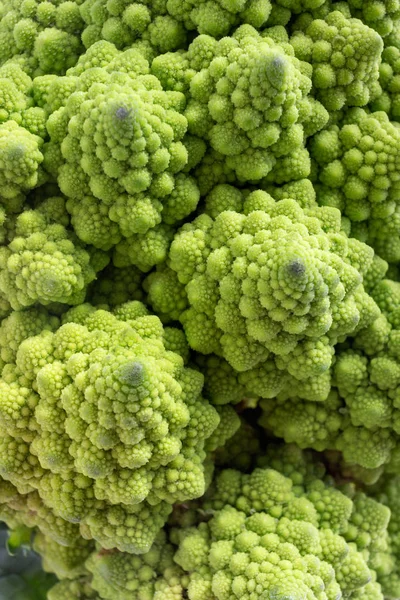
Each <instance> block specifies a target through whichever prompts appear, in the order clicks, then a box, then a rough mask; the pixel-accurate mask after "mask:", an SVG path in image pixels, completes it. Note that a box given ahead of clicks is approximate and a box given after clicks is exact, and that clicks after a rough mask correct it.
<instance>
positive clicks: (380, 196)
mask: <svg viewBox="0 0 400 600" xmlns="http://www.w3.org/2000/svg"><path fill="white" fill-rule="evenodd" d="M399 148H400V129H399V128H398V127H396V126H395V124H393V123H391V122H390V121H389V118H388V116H387V115H386V114H385V113H383V112H375V113H371V114H367V113H366V111H364V110H361V109H354V110H351V111H349V112H348V113H347V115H346V120H345V121H344V122H343V124H342V125H341V126H340V127H338V126H332V127H331V128H328V129H326V130H325V131H323V132H321V133H318V134H317V135H316V136H315V138H314V140H313V142H312V144H311V149H310V152H311V155H312V157H313V158H314V160H315V162H316V169H317V177H318V185H317V195H318V194H319V193H321V194H322V195H323V197H324V196H325V197H326V198H327V200H326V202H324V204H332V202H331V201H330V200H329V193H331V192H334V193H335V194H337V195H338V199H339V202H336V203H335V205H336V206H337V205H338V204H339V206H338V208H340V210H341V211H342V212H343V213H344V214H345V215H346V216H348V217H349V218H350V220H351V221H356V222H358V221H367V220H368V219H369V218H370V217H372V218H374V219H384V218H386V217H389V216H390V215H392V214H393V213H394V211H395V209H396V206H397V196H398V188H399V175H398V171H399V164H400V163H399V161H400V154H399ZM327 194H328V196H327ZM374 237H375V236H371V242H372V243H373V242H374ZM384 258H386V256H384Z"/></svg>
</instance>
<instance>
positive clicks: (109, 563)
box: [85, 532, 187, 600]
mask: <svg viewBox="0 0 400 600" xmlns="http://www.w3.org/2000/svg"><path fill="white" fill-rule="evenodd" d="M173 554H174V548H173V546H171V545H170V544H169V543H167V541H166V536H165V533H164V532H161V533H160V534H159V535H158V537H157V538H156V540H155V542H154V544H153V546H152V547H151V549H150V550H149V552H147V553H146V554H143V555H142V556H132V555H129V554H126V553H122V552H118V551H116V550H110V551H109V552H104V551H102V550H100V551H99V552H94V553H92V554H91V555H90V556H89V558H88V559H87V560H86V563H85V564H86V568H87V569H88V571H89V572H90V573H91V575H92V580H91V587H92V588H93V589H94V590H96V591H97V593H98V594H99V596H100V598H102V599H104V600H115V599H116V598H118V600H142V599H143V600H147V599H149V600H150V598H152V599H154V600H175V598H177V599H179V598H182V594H183V586H184V585H185V584H186V583H187V576H185V575H184V573H183V572H182V570H181V569H180V568H179V567H178V566H177V565H176V564H175V563H174V561H173Z"/></svg>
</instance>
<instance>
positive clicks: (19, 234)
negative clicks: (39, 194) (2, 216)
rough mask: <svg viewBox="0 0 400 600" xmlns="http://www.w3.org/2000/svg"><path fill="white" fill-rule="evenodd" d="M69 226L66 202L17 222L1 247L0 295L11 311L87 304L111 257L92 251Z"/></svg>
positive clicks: (54, 201)
mask: <svg viewBox="0 0 400 600" xmlns="http://www.w3.org/2000/svg"><path fill="white" fill-rule="evenodd" d="M60 221H63V224H61V222H60ZM68 223H69V218H68V213H67V212H66V210H65V202H64V199H63V198H61V197H53V198H47V199H46V200H44V201H43V202H41V204H40V205H39V206H38V207H37V209H36V210H26V211H25V212H22V213H21V214H20V215H18V216H17V217H16V218H15V222H14V224H13V229H12V231H11V232H10V235H9V238H10V239H9V242H10V243H9V244H8V245H4V246H2V248H0V293H1V295H2V296H3V298H4V300H6V301H7V302H8V303H9V304H10V306H11V308H12V309H14V310H18V309H21V308H24V307H26V306H31V305H32V304H35V303H36V302H40V303H41V304H43V305H47V304H50V303H51V302H61V303H64V304H70V305H74V304H80V303H81V302H83V301H84V300H85V296H86V288H87V285H88V284H89V283H90V282H91V281H93V280H94V279H95V277H96V271H100V270H101V269H103V268H104V267H105V266H106V265H107V263H108V261H109V258H108V256H107V255H106V254H105V253H102V252H101V251H98V252H95V253H93V252H92V251H90V249H89V252H88V251H87V250H86V249H85V248H84V247H83V244H82V243H81V242H80V241H79V240H78V239H77V238H76V235H75V234H74V233H73V232H70V231H69V230H68V229H66V227H65V225H68Z"/></svg>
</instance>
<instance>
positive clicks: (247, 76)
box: [154, 26, 328, 183]
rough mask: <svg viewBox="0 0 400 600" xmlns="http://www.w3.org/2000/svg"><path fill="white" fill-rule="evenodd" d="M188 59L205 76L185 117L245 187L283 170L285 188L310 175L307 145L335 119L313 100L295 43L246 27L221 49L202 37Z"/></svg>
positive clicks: (199, 77) (194, 84)
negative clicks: (305, 141)
mask: <svg viewBox="0 0 400 600" xmlns="http://www.w3.org/2000/svg"><path fill="white" fill-rule="evenodd" d="M200 53H202V54H203V56H204V57H203V58H202V60H199V58H200V57H199V54H200ZM187 58H188V67H189V69H190V68H191V69H194V71H195V72H196V71H197V72H196V73H195V74H194V75H193V76H192V77H191V81H190V88H189V102H188V106H187V108H186V112H185V115H186V117H187V119H188V123H189V132H190V133H193V134H195V135H198V136H200V137H204V138H205V139H208V140H209V142H210V144H211V146H212V148H214V150H216V151H217V152H218V153H220V154H221V155H223V156H225V157H226V158H225V160H226V165H227V167H228V168H230V169H232V170H233V171H234V172H235V173H236V176H237V177H238V179H239V180H241V181H251V180H254V181H258V180H260V179H262V178H263V177H266V176H267V175H268V174H270V173H271V172H272V171H273V170H274V167H275V166H276V167H277V171H276V172H275V171H273V173H271V176H272V177H273V178H274V180H275V181H277V182H278V183H284V182H285V181H290V180H292V179H300V178H301V177H304V176H307V174H308V172H309V161H308V154H307V152H306V151H305V150H304V148H303V141H304V139H305V137H307V136H310V135H312V134H313V133H315V132H316V131H318V130H319V129H321V128H322V127H323V126H324V125H325V124H326V122H327V120H328V113H327V112H326V111H325V109H324V108H323V107H322V105H320V104H319V103H318V102H316V101H315V100H313V99H312V98H311V97H309V92H310V90H311V80H310V78H309V77H308V75H307V73H306V72H304V71H305V70H304V69H303V68H302V65H301V63H300V61H299V60H297V59H296V58H295V57H294V52H293V49H292V47H291V46H290V44H289V43H288V40H283V41H282V40H280V39H278V40H277V41H275V39H274V35H273V33H271V36H269V35H268V30H266V32H265V34H264V35H263V36H262V35H260V34H259V33H258V32H257V31H256V30H255V29H253V28H252V27H250V26H242V27H240V28H239V29H238V30H237V31H236V32H235V34H234V35H233V36H232V37H231V38H223V39H222V40H221V41H220V42H218V43H217V42H216V41H215V39H214V38H211V37H207V36H199V37H198V38H196V39H195V40H194V42H193V43H192V44H191V46H189V50H188V53H187ZM159 60H160V59H159ZM156 61H157V59H156ZM156 61H154V62H156ZM185 74H187V71H185V70H183V75H185Z"/></svg>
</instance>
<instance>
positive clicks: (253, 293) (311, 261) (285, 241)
mask: <svg viewBox="0 0 400 600" xmlns="http://www.w3.org/2000/svg"><path fill="white" fill-rule="evenodd" d="M222 193H223V192H222ZM371 261H372V252H371V249H370V248H369V247H368V246H366V245H364V244H362V243H360V242H358V241H356V240H348V239H347V238H346V237H345V236H344V235H343V234H342V233H341V232H340V215H339V212H337V211H336V210H335V209H330V208H318V207H316V208H314V209H304V210H303V209H301V208H300V206H299V205H298V204H297V203H296V202H295V201H294V200H290V199H287V200H286V199H285V200H281V201H279V202H275V201H274V200H273V198H272V197H271V196H270V195H269V194H268V193H266V192H262V191H257V192H253V193H251V194H250V195H249V196H248V197H247V198H246V200H245V202H244V204H243V212H242V213H239V212H234V211H232V210H226V211H223V212H221V213H220V214H219V215H218V216H217V217H216V218H215V219H212V218H211V217H209V216H208V215H202V216H200V217H198V218H197V219H195V220H194V221H193V222H192V223H191V224H187V225H184V226H183V227H182V229H181V230H180V231H179V232H178V234H177V235H176V237H175V239H174V241H173V243H172V245H171V250H170V263H169V264H170V267H171V269H172V270H173V271H175V272H176V273H177V276H178V280H179V282H180V283H181V284H183V285H185V286H186V293H187V299H188V303H189V306H190V308H189V309H188V310H185V311H184V312H182V314H181V315H180V317H179V318H180V320H181V322H182V324H183V326H184V329H185V333H186V337H187V339H188V342H189V345H190V346H191V347H192V348H193V349H194V350H196V351H198V352H201V353H202V354H210V353H215V354H217V355H221V356H223V357H224V358H225V359H226V360H227V361H228V362H229V363H230V365H231V366H232V367H233V368H234V369H235V370H236V371H239V372H242V373H243V381H245V382H246V384H248V389H249V391H251V392H255V393H256V394H258V395H261V396H263V397H274V396H275V395H276V394H277V393H278V392H279V391H280V389H282V387H283V386H284V374H285V372H288V373H289V374H290V375H292V376H293V377H294V378H296V379H299V380H307V379H311V378H319V377H321V376H322V377H323V375H324V373H326V372H327V371H328V369H329V367H330V364H331V361H332V355H333V345H334V344H336V343H337V341H338V340H340V339H342V338H343V337H345V336H346V335H348V334H350V333H352V332H354V331H355V330H356V329H357V328H358V327H365V326H366V325H368V324H369V322H370V321H371V320H374V319H375V318H376V316H377V314H379V310H378V308H377V306H376V305H375V303H374V302H373V301H372V300H371V299H370V298H369V296H368V295H367V294H366V292H365V291H364V289H363V286H362V283H361V281H362V278H361V273H360V272H363V271H364V270H365V271H366V270H367V269H368V267H369V265H370V263H371ZM162 276H163V274H162V273H160V274H158V276H157V275H155V276H154V277H153V278H152V279H149V284H150V299H151V298H152V295H153V296H154V292H153V291H152V288H154V287H155V286H156V284H157V281H158V280H159V278H160V277H162ZM178 292H179V290H178ZM176 296H177V294H176V293H175V297H176ZM165 301H166V302H167V301H168V298H165ZM176 306H179V305H176V304H175V305H174V310H176ZM260 378H261V380H263V383H264V385H263V384H262V383H261V381H260ZM254 380H258V383H256V384H255V387H254V386H253V385H252V383H253V381H254ZM310 385H311V384H310ZM328 391H329V381H328Z"/></svg>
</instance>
